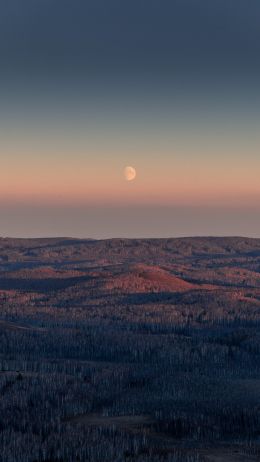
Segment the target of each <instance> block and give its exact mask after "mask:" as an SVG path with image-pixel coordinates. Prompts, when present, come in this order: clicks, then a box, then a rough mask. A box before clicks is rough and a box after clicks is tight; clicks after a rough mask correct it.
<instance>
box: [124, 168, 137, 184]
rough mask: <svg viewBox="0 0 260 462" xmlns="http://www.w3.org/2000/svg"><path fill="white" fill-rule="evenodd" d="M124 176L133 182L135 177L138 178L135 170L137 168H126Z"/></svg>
mask: <svg viewBox="0 0 260 462" xmlns="http://www.w3.org/2000/svg"><path fill="white" fill-rule="evenodd" d="M124 176H125V179H126V181H132V180H134V179H135V177H136V170H135V168H134V167H130V166H128V167H126V168H125V169H124Z"/></svg>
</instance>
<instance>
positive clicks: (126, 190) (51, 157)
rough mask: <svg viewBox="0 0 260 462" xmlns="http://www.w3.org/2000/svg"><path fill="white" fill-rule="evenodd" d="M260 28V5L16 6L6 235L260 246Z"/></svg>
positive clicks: (4, 70)
mask: <svg viewBox="0 0 260 462" xmlns="http://www.w3.org/2000/svg"><path fill="white" fill-rule="evenodd" d="M259 24H260V3H259V0H250V1H248V0H216V1H209V0H131V1H130V0H109V1H108V0H73V1H72V0H70V1H69V0H23V1H22V2H21V0H5V1H3V2H2V3H1V7H0V62H1V72H0V101H1V104H0V234H2V235H5V236H6V235H12V236H46V235H48V236H51V235H71V236H79V237H97V238H98V237H112V236H114V237H117V236H129V237H133V236H134V237H138V236H141V237H144V236H154V237H156V236H157V237H161V236H167V237H168V236H177V235H198V234H200V235H205V234H207V235H208V234H211V235H214V234H215V235H221V234H222V235H229V234H232V235H242V234H246V235H249V236H260V218H259V217H260V181H259V174H260V149H259V148H260V130H259V128H260V126H259V125H260V83H259V82H260V58H259V57H260V28H259ZM126 165H133V166H134V167H135V168H136V170H137V177H136V180H135V181H132V182H126V181H125V179H124V176H123V170H124V167H125V166H126Z"/></svg>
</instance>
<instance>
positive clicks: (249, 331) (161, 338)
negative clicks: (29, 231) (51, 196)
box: [0, 238, 260, 462]
mask: <svg viewBox="0 0 260 462" xmlns="http://www.w3.org/2000/svg"><path fill="white" fill-rule="evenodd" d="M0 308H1V311H0V390H1V400H0V461H1V462H43V461H45V462H76V461H79V462H84V461H93V462H95V461H100V462H101V461H107V462H134V461H137V462H182V461H183V462H206V461H209V462H215V461H220V462H228V461H230V462H241V461H245V462H254V461H258V460H260V240H258V239H247V238H180V239H111V240H103V241H100V240H97V241H96V240H87V239H86V240H79V239H70V238H60V239H58V238H54V239H31V240H30V239H7V238H1V239H0Z"/></svg>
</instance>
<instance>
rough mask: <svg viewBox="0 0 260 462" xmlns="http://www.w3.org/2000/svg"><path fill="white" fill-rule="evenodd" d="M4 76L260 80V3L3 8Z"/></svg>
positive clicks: (85, 0)
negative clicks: (238, 78) (243, 77)
mask: <svg viewBox="0 0 260 462" xmlns="http://www.w3.org/2000/svg"><path fill="white" fill-rule="evenodd" d="M0 8H1V9H0V58H1V74H2V77H3V75H9V76H10V75H11V76H12V78H15V77H16V78H19V76H20V75H25V76H27V78H28V79H30V78H33V77H36V76H39V75H40V76H41V77H42V76H43V75H45V76H46V78H49V79H51V78H54V75H57V77H59V78H61V79H62V78H64V79H65V78H66V76H68V75H70V76H71V75H73V76H74V77H76V78H83V76H85V77H87V76H94V77H95V76H99V77H100V78H103V77H106V76H113V75H118V74H121V75H128V76H129V73H130V74H131V75H132V76H133V77H135V78H136V77H138V76H139V77H141V75H142V74H143V73H144V74H146V75H147V74H148V75H150V78H151V79H152V76H154V75H159V76H165V75H167V76H168V77H169V74H170V75H173V76H175V77H176V75H177V76H182V75H184V76H186V78H187V74H188V73H190V76H191V78H195V76H196V75H203V76H205V75H206V76H211V77H212V76H216V75H217V76H218V78H221V79H222V80H224V79H225V78H230V77H232V76H233V77H235V76H236V75H237V74H238V73H240V74H246V75H247V76H250V75H251V77H256V75H257V76H259V75H260V72H259V71H260V64H259V56H260V27H259V24H260V2H259V0H73V1H72V0H22V1H21V0H5V1H4V0H3V1H2V2H1V7H0Z"/></svg>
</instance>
